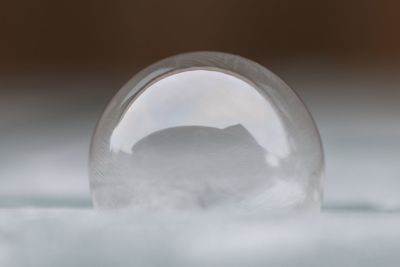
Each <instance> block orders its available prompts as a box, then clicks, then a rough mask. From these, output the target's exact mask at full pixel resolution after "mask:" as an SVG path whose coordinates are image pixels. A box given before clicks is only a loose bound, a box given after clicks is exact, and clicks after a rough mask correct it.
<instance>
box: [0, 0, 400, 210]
mask: <svg viewBox="0 0 400 267" xmlns="http://www.w3.org/2000/svg"><path fill="white" fill-rule="evenodd" d="M399 11H400V2H398V1H389V0H382V1H378V0H376V1H373V0H364V1H357V0H347V1H340V0H339V1H317V0H303V1H290V0H264V1H261V0H259V1H256V0H247V1H239V0H202V1H190V0H189V1H188V0H186V1H183V0H181V1H177V0H170V1H155V0H153V1H152V0H150V1H149V0H147V1H144V0H141V1H138V0H136V1H135V0H132V1H122V0H114V1H104V0H97V1H74V0H72V1H50V0H37V1H29V0H16V1H2V2H1V3H0V207H25V206H33V207H90V206H91V202H90V194H89V187H88V179H87V155H88V148H89V142H90V137H91V134H92V132H93V129H94V126H95V123H96V120H97V119H98V118H99V116H100V115H101V112H102V110H103V108H104V107H105V105H106V104H107V102H108V101H109V100H110V98H111V97H112V96H113V95H114V94H115V93H116V91H117V90H118V89H119V88H120V87H121V86H122V85H123V84H124V83H125V82H126V81H127V80H128V79H129V78H130V77H131V76H133V75H134V74H135V73H136V72H137V71H138V70H140V69H141V68H143V67H146V66H147V65H148V64H151V63H153V62H154V61H157V60H160V59H162V58H164V57H167V56H171V55H174V54H177V53H182V52H188V51H194V50H215V51H223V52H229V53H234V54H239V55H241V56H244V57H248V58H250V59H252V60H254V61H257V62H259V63H261V64H263V65H264V66H266V67H267V68H269V69H271V70H272V71H273V72H275V73H276V74H278V75H279V76H280V77H281V78H283V79H284V80H285V81H286V82H287V83H288V84H289V85H291V86H292V88H293V89H294V90H295V91H296V92H298V93H299V95H300V96H301V97H302V99H303V100H304V101H305V103H306V104H307V106H308V107H309V108H310V111H311V113H312V114H313V116H314V118H315V119H316V122H317V125H318V127H319V129H320V131H321V135H322V140H323V142H324V147H325V153H326V165H327V174H326V180H325V204H324V205H325V207H326V208H327V209H337V210H343V207H346V208H345V209H349V208H350V209H360V208H361V209H368V210H376V211H387V210H398V209H399V207H400V164H399V161H400V142H399V137H400V104H399V103H400V88H399V86H400V75H399V74H400V72H399V70H400V69H399V65H400V64H399V63H400V61H399V60H400V32H399V29H400V16H399V15H398V14H399Z"/></svg>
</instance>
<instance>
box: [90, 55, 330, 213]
mask: <svg viewBox="0 0 400 267" xmlns="http://www.w3.org/2000/svg"><path fill="white" fill-rule="evenodd" d="M323 168H324V166H323V153H322V148H321V143H320V139H319V135H318V132H317V130H316V127H315V125H314V122H313V120H312V118H311V117H310V115H309V113H308V112H307V110H306V108H305V107H304V105H303V104H302V102H301V101H300V100H299V98H298V97H297V96H296V95H295V94H294V93H293V91H292V90H291V89H290V88H289V87H288V86H287V85H286V84H284V83H283V82H282V81H281V80H280V79H279V78H278V77H277V76H275V75H274V74H272V73H271V72H270V71H268V70H267V69H265V68H263V67H262V66H260V65H258V64H257V63H254V62H252V61H249V60H246V59H243V58H241V57H238V56H234V55H229V54H223V53H214V52H197V53H190V54H183V55H178V56H175V57H171V58H167V59H165V60H163V61H160V62H158V63H155V64H153V65H151V66H150V67H148V68H146V69H145V70H143V71H141V72H140V73H138V74H137V75H136V76H135V77H133V78H132V79H131V80H130V81H129V82H128V83H127V84H126V85H125V86H124V87H123V88H122V89H121V90H120V91H119V92H118V93H117V95H116V96H115V97H114V98H113V99H112V101H111V102H110V104H109V105H108V107H107V108H106V110H105V112H104V114H103V115H102V117H101V119H100V121H99V124H98V126H97V129H96V132H95V134H94V137H93V141H92V146H91V155H90V184H91V189H92V195H93V202H94V204H95V206H96V207H98V208H105V209H113V208H133V209H145V210H175V209H184V210H203V209H206V210H218V209H222V210H229V211H238V212H246V213H247V212H256V211H271V210H274V211H279V210H282V209H284V210H286V209H318V208H319V206H320V202H321V177H322V175H323Z"/></svg>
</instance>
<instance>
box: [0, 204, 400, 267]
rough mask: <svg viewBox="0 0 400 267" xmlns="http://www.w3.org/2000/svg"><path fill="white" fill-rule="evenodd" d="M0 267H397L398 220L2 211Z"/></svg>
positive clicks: (350, 215)
mask: <svg viewBox="0 0 400 267" xmlns="http://www.w3.org/2000/svg"><path fill="white" fill-rule="evenodd" d="M0 216H1V218H2V219H1V221H0V251H1V253H0V265H1V266H13V267H14V266H24V267H26V266H140V267H144V266H165V267H166V266H173V267H177V266H199V267H200V266H218V267H224V266H243V267H250V266H260V267H261V266H308V267H310V266H363V267H368V266H386V267H390V266H393V267H395V266H398V264H399V262H400V254H399V247H400V228H399V227H398V226H399V225H400V215H399V214H395V213H393V214H389V213H388V214H377V213H337V212H325V213H323V214H321V215H317V216H298V217H297V216H295V217H288V216H283V215H282V216H274V217H234V216H221V215H216V214H199V213H197V214H187V213H186V214H157V215H149V214H143V213H142V214H141V213H137V214H127V213H125V214H124V213H119V212H114V213H106V214H103V213H99V212H96V211H93V210H77V209H75V210H68V209H66V210H62V209H54V210H51V209H50V210H38V209H25V210H1V211H0Z"/></svg>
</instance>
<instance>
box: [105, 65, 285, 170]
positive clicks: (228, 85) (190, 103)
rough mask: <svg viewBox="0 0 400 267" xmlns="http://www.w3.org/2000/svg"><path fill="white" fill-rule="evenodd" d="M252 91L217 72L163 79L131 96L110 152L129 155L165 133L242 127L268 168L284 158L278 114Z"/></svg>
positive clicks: (201, 71)
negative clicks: (190, 128)
mask: <svg viewBox="0 0 400 267" xmlns="http://www.w3.org/2000/svg"><path fill="white" fill-rule="evenodd" d="M267 97H268V96H266V95H262V94H261V92H260V91H258V90H257V89H256V87H255V86H253V85H251V84H250V83H249V82H247V81H245V80H244V79H243V78H238V77H237V76H235V75H233V74H229V73H227V72H222V71H220V70H218V71H217V70H206V69H190V70H185V71H180V72H178V73H172V74H168V75H167V76H164V77H161V78H160V79H158V80H157V81H155V82H153V83H152V84H151V85H150V86H148V87H147V88H146V89H145V90H143V92H141V93H139V94H138V95H137V96H136V99H135V100H134V101H132V103H131V105H130V106H129V107H128V108H127V110H126V112H125V113H124V114H123V116H122V118H121V120H120V121H119V123H118V125H117V127H116V128H115V129H114V131H113V133H112V136H111V141H110V149H111V150H112V151H113V152H123V153H128V154H131V153H132V148H133V147H134V145H135V144H136V143H137V142H139V141H140V140H141V139H142V138H145V137H146V136H148V135H150V134H152V133H154V132H157V131H160V130H163V129H168V128H173V127H179V126H205V127H212V128H217V129H224V128H227V127H229V126H232V125H242V127H244V128H245V129H246V130H247V131H248V132H249V133H250V134H251V135H252V136H253V138H254V139H255V140H256V142H257V143H258V144H259V145H260V146H261V147H262V148H264V150H265V151H266V153H265V159H266V160H267V161H268V163H269V164H270V165H278V164H279V161H280V160H281V159H282V158H284V157H285V156H286V155H287V154H288V153H289V145H288V141H287V136H286V134H285V129H284V127H283V125H282V122H281V120H280V118H279V116H278V114H277V111H276V110H275V109H274V107H273V106H272V105H271V103H270V101H269V100H268V99H267Z"/></svg>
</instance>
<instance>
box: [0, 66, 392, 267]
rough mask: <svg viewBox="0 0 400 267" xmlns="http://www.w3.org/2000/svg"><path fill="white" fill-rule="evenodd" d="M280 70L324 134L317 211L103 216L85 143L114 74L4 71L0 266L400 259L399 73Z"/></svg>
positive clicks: (383, 262) (0, 85)
mask: <svg viewBox="0 0 400 267" xmlns="http://www.w3.org/2000/svg"><path fill="white" fill-rule="evenodd" d="M316 69H318V71H315V70H316ZM293 70H294V71H293ZM299 70H301V71H302V72H299ZM278 74H280V76H282V78H283V79H284V80H286V81H287V82H288V83H289V84H290V85H291V86H292V87H293V88H294V89H295V90H296V91H297V92H298V93H299V94H300V96H301V97H302V98H303V99H304V100H305V102H306V104H307V105H308V107H309V108H310V111H311V113H312V114H313V116H314V118H315V119H316V122H317V125H318V127H319V129H320V131H321V135H322V140H323V143H324V148H325V155H326V164H327V173H326V179H325V194H324V195H325V201H324V209H323V212H322V213H321V214H320V215H308V216H295V217H288V216H284V215H282V216H269V217H267V216H257V217H254V216H253V217H235V216H228V215H226V216H223V215H217V214H201V213H197V214H157V215H154V214H153V215H151V214H143V213H141V214H140V213H134V214H133V213H132V214H128V213H121V212H115V213H98V212H96V211H94V210H93V209H92V205H91V201H90V194H89V187H88V180H87V152H88V147H89V141H90V137H91V133H92V130H93V127H94V124H95V121H96V119H97V118H98V116H99V115H100V112H101V109H102V108H103V107H104V106H105V104H106V103H107V101H108V99H109V98H110V97H111V96H112V95H113V94H114V93H115V91H116V90H117V89H118V87H119V86H120V85H122V84H120V81H119V80H118V79H117V80H118V81H116V80H112V79H108V78H107V77H108V76H107V75H90V74H88V75H82V74H81V75H75V76H74V75H72V76H73V77H74V79H71V77H69V76H68V75H66V76H63V75H61V76H57V75H53V76H51V75H50V76H51V77H53V78H52V80H49V79H47V78H46V79H44V77H47V76H46V75H48V74H46V75H42V76H40V78H37V77H35V76H28V77H25V76H24V77H1V79H0V93H1V97H0V125H1V137H0V147H1V151H0V208H1V209H0V266H7V267H19V266H138V267H146V266H177V267H178V266H221V267H223V266H399V262H400V254H399V251H400V227H399V226H400V176H399V174H400V164H399V162H400V142H399V141H398V140H399V137H400V119H399V118H400V105H399V104H398V103H399V101H400V90H399V89H398V88H399V85H400V82H399V78H398V77H387V76H388V74H387V73H385V75H381V74H382V73H381V74H379V73H367V72H359V73H358V72H356V73H348V72H346V71H343V70H340V71H338V70H337V69H335V70H329V69H325V70H324V69H322V68H314V69H313V68H311V69H307V68H303V67H302V68H300V67H299V66H297V67H294V68H293V69H292V70H290V69H282V70H281V71H280V72H278ZM121 81H122V80H121ZM55 87H57V88H59V89H60V88H61V89H62V90H52V89H53V88H55ZM87 88H88V90H85V89H87ZM109 88H113V89H114V90H111V91H107V89H109Z"/></svg>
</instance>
